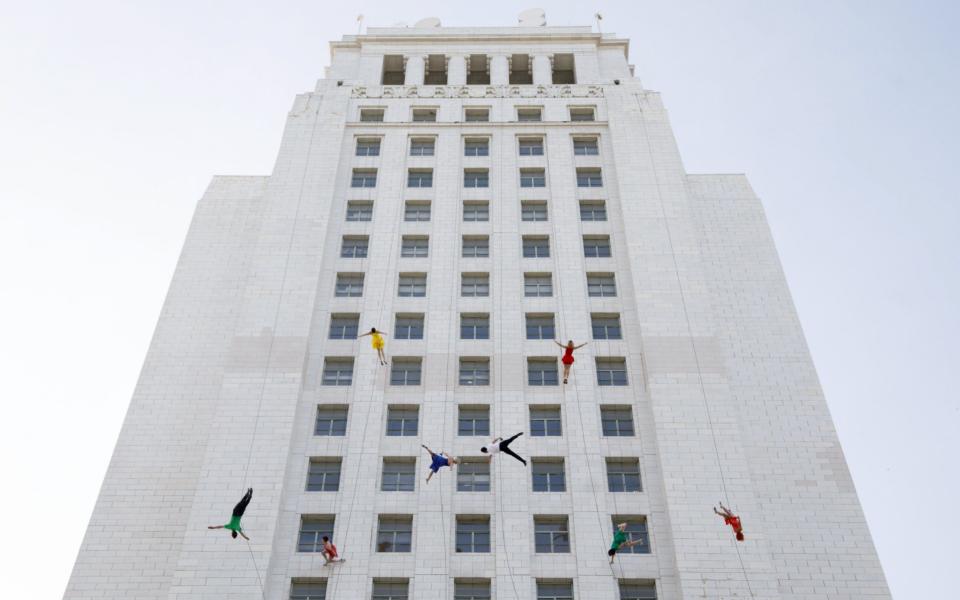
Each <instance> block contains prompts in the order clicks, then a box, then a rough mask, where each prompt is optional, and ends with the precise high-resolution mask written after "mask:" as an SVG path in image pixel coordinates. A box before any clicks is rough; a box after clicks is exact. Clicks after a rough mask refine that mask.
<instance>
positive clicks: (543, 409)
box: [530, 406, 563, 437]
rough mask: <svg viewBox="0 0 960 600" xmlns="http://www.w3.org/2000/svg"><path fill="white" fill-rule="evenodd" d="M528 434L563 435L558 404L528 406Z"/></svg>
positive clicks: (541, 435)
mask: <svg viewBox="0 0 960 600" xmlns="http://www.w3.org/2000/svg"><path fill="white" fill-rule="evenodd" d="M530 435H532V436H534V437H556V436H560V435H563V425H562V423H561V420H560V407H559V406H531V407H530Z"/></svg>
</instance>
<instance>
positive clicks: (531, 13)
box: [517, 8, 547, 27]
mask: <svg viewBox="0 0 960 600" xmlns="http://www.w3.org/2000/svg"><path fill="white" fill-rule="evenodd" d="M517 24H518V25H519V26H520V27H543V26H544V25H546V24H547V13H545V12H543V9H542V8H529V9H527V10H525V11H523V12H522V13H520V15H519V16H518V17H517Z"/></svg>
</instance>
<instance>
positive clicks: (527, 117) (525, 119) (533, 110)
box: [517, 106, 543, 123]
mask: <svg viewBox="0 0 960 600" xmlns="http://www.w3.org/2000/svg"><path fill="white" fill-rule="evenodd" d="M517 120H518V121H520V122H521V123H539V122H540V121H542V120H543V109H542V108H540V107H539V106H527V107H523V108H518V109H517Z"/></svg>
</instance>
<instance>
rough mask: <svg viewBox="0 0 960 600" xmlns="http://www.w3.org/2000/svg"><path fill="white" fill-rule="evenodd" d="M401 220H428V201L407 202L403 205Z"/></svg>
mask: <svg viewBox="0 0 960 600" xmlns="http://www.w3.org/2000/svg"><path fill="white" fill-rule="evenodd" d="M403 220H404V221H408V222H412V221H429V220H430V203H429V202H407V203H406V204H404V206H403Z"/></svg>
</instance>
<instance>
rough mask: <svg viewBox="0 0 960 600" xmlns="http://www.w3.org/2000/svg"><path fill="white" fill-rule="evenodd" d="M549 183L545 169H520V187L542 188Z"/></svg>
mask: <svg viewBox="0 0 960 600" xmlns="http://www.w3.org/2000/svg"><path fill="white" fill-rule="evenodd" d="M546 185H547V176H546V173H545V172H544V170H543V169H520V187H522V188H541V187H545V186H546Z"/></svg>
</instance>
